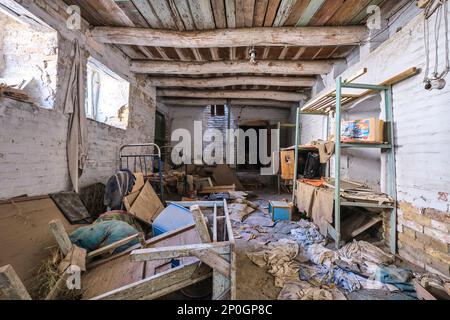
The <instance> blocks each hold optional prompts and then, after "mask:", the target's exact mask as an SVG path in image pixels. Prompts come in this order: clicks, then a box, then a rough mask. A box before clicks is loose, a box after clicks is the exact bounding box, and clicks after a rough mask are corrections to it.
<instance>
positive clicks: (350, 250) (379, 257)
mask: <svg viewBox="0 0 450 320" xmlns="http://www.w3.org/2000/svg"><path fill="white" fill-rule="evenodd" d="M338 255H339V258H340V259H341V260H344V261H347V262H351V263H356V264H358V265H360V266H361V267H363V270H364V267H367V262H372V263H375V264H376V265H388V264H392V263H394V261H395V257H394V256H393V255H391V254H388V253H386V252H384V251H383V250H381V249H380V248H378V247H376V246H374V245H373V244H370V243H369V242H366V241H356V240H353V242H349V243H347V244H346V245H345V246H343V247H342V248H341V249H340V250H339V251H338Z"/></svg>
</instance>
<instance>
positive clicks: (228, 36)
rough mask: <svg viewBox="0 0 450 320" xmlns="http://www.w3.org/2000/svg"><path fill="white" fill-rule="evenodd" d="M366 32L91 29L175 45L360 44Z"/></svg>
mask: <svg viewBox="0 0 450 320" xmlns="http://www.w3.org/2000/svg"><path fill="white" fill-rule="evenodd" d="M367 34H368V33H367V28H366V27H365V26H345V27H280V28H239V29H216V30H206V31H173V30H160V29H150V28H129V27H95V28H93V29H92V30H90V32H89V36H90V37H91V38H93V39H94V40H96V41H98V42H101V43H110V44H121V45H136V46H152V47H173V48H224V47H228V48H230V47H248V46H267V47H280V46H294V47H315V46H319V47H320V46H344V45H358V44H359V43H361V42H362V41H363V40H364V39H365V38H366V37H367Z"/></svg>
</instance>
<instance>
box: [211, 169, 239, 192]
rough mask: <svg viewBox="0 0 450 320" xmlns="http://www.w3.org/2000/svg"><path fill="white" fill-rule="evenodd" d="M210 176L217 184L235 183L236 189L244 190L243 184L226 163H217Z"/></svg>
mask: <svg viewBox="0 0 450 320" xmlns="http://www.w3.org/2000/svg"><path fill="white" fill-rule="evenodd" d="M212 177H213V179H214V180H215V181H216V183H217V184H219V185H222V186H223V185H235V186H236V189H237V190H238V191H243V190H244V186H243V185H242V183H241V182H240V181H239V179H238V178H237V177H236V174H235V173H234V171H233V170H231V168H230V167H229V166H228V165H226V164H220V165H217V167H216V168H215V169H214V171H213V175H212Z"/></svg>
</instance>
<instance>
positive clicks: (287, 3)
mask: <svg viewBox="0 0 450 320" xmlns="http://www.w3.org/2000/svg"><path fill="white" fill-rule="evenodd" d="M296 1H297V0H282V1H281V3H280V7H279V8H278V13H277V15H276V17H275V21H274V22H273V26H274V27H281V26H283V25H284V24H285V22H286V21H287V19H288V18H289V16H290V15H291V13H292V9H293V7H294V5H295V3H296ZM316 1H318V0H316Z"/></svg>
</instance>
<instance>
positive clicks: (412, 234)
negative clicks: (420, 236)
mask: <svg viewBox="0 0 450 320" xmlns="http://www.w3.org/2000/svg"><path fill="white" fill-rule="evenodd" d="M403 233H404V234H405V235H407V236H408V237H410V238H413V239H415V238H416V232H415V231H414V230H412V229H410V228H408V227H406V226H403Z"/></svg>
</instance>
